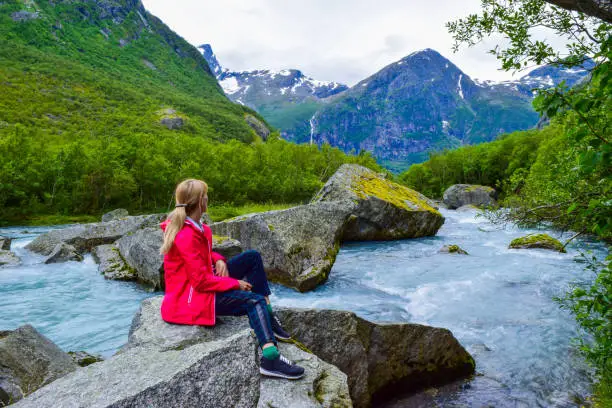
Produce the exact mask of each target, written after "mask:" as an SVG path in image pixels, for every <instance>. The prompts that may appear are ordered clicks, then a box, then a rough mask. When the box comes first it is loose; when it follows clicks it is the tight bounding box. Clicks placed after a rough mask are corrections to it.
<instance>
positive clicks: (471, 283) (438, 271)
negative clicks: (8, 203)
mask: <svg viewBox="0 0 612 408" xmlns="http://www.w3.org/2000/svg"><path fill="white" fill-rule="evenodd" d="M442 212H443V215H444V216H445V217H446V222H445V224H444V226H443V227H442V228H441V229H440V231H439V232H438V234H437V235H436V236H435V237H430V238H420V239H412V240H403V241H392V242H369V243H351V244H346V245H343V247H342V248H341V250H340V253H339V255H338V258H337V260H336V263H335V265H334V267H333V269H332V271H331V274H330V279H329V280H328V282H327V283H325V284H324V285H322V286H321V287H319V288H318V289H317V290H315V291H313V292H309V293H305V294H300V293H297V292H295V291H293V290H290V289H287V288H283V287H281V286H278V285H274V287H273V291H274V295H273V297H272V301H273V304H276V305H282V306H295V307H319V308H333V309H345V310H352V311H354V312H356V313H357V314H358V315H360V316H362V317H364V318H367V319H370V320H373V321H378V322H413V323H421V324H428V325H432V326H439V327H446V328H448V329H450V330H451V331H452V332H453V334H454V335H455V337H457V339H458V340H459V341H460V342H461V344H463V346H464V347H466V349H467V350H468V351H469V352H470V353H471V354H472V355H473V356H474V358H475V360H476V371H477V375H476V376H475V377H474V378H473V379H471V380H470V381H463V382H459V383H457V384H454V385H451V386H448V387H444V388H442V389H430V390H427V392H424V393H421V394H419V395H417V396H414V397H411V398H402V399H396V400H394V401H391V402H390V403H388V404H387V407H389V408H390V407H394V408H395V407H416V406H423V407H426V406H444V407H446V406H449V407H455V406H456V407H473V406H478V407H481V406H495V407H523V406H524V407H534V406H541V407H574V406H577V405H578V403H579V401H581V400H583V399H584V398H585V397H586V396H588V395H589V393H590V383H591V380H590V376H589V370H588V367H586V365H585V363H584V362H583V360H582V358H581V357H580V356H579V355H578V354H577V352H576V348H575V346H573V345H572V338H574V337H576V336H577V335H578V328H577V326H576V323H575V321H574V319H573V317H572V316H571V315H570V313H569V312H568V311H566V310H563V309H561V308H559V305H558V304H557V303H556V302H555V301H554V300H553V298H554V297H555V296H561V295H563V294H564V293H565V292H566V291H567V289H568V287H569V285H570V284H571V283H572V282H576V281H579V280H588V279H592V278H593V276H592V274H591V273H590V272H586V271H585V270H584V267H585V264H584V263H583V262H581V257H580V253H581V252H584V251H593V253H594V254H595V255H596V256H598V257H600V258H603V257H604V254H605V247H604V245H602V244H600V243H597V242H591V241H588V240H576V241H575V242H573V243H571V244H570V245H569V246H568V248H567V250H568V253H567V254H560V253H555V252H551V251H547V250H539V249H529V250H528V249H525V250H512V249H508V248H507V247H508V243H509V242H510V241H511V240H512V239H513V238H516V237H519V236H522V235H525V234H526V233H531V232H535V230H527V229H519V228H517V227H515V226H505V227H500V226H496V225H492V224H490V223H489V222H488V221H487V220H486V219H485V218H483V217H479V216H477V214H478V213H477V212H476V211H449V210H442ZM48 230H49V228H41V227H38V228H34V227H27V228H26V227H22V228H16V227H13V228H3V229H0V235H7V236H10V237H13V238H15V241H14V242H13V246H12V250H13V251H15V252H16V253H17V255H19V256H20V257H21V258H22V261H23V263H22V265H20V266H18V267H4V268H0V294H1V296H0V316H2V321H1V322H0V330H3V329H4V330H8V329H15V328H17V327H18V326H20V325H22V324H25V323H30V324H32V325H33V326H34V327H36V328H37V329H38V330H39V331H41V332H42V333H43V334H45V335H46V336H47V337H49V338H50V339H51V340H53V341H54V342H55V343H57V344H58V345H59V346H60V347H62V348H63V349H64V350H67V351H68V350H86V351H88V352H91V353H99V354H102V355H103V356H105V357H108V356H110V355H112V354H113V353H114V352H115V351H116V350H117V349H118V348H119V347H120V346H121V345H122V344H124V343H125V342H126V340H127V334H128V331H129V327H130V322H131V319H132V317H133V315H134V313H135V312H136V311H137V309H138V306H139V304H140V302H141V300H142V299H144V298H146V297H149V296H152V295H156V293H151V292H147V291H145V290H143V289H141V288H140V287H139V286H138V285H136V284H133V283H125V282H115V281H107V280H104V279H103V277H102V276H101V275H100V274H98V272H97V266H96V265H95V263H94V262H93V260H92V258H91V256H90V255H87V256H86V257H85V260H84V261H83V262H81V263H77V262H68V263H63V264H51V265H44V264H42V263H41V262H42V260H43V257H40V256H38V255H35V254H32V253H30V252H29V251H27V250H25V249H24V246H25V245H26V244H27V243H28V242H29V241H31V240H32V239H33V238H34V237H35V236H37V235H38V234H41V233H43V232H46V231H48ZM544 232H546V231H544ZM548 232H549V233H550V234H551V235H553V236H555V237H557V238H559V234H556V233H553V232H550V231H548ZM446 244H457V245H459V246H461V247H462V248H463V249H465V250H466V251H468V252H469V255H455V254H443V253H438V250H439V249H440V248H441V247H442V246H443V245H446Z"/></svg>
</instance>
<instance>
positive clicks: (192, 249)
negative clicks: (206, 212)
mask: <svg viewBox="0 0 612 408" xmlns="http://www.w3.org/2000/svg"><path fill="white" fill-rule="evenodd" d="M201 239H202V238H201V237H198V236H196V235H193V234H181V233H179V234H177V236H176V238H175V240H174V245H175V247H176V249H177V250H178V253H179V254H180V256H181V258H183V260H184V262H185V269H186V271H187V277H188V279H189V282H190V283H191V285H192V286H193V287H194V289H195V290H197V291H198V292H210V291H212V292H225V291H227V290H232V289H239V288H240V284H239V282H238V281H237V280H236V279H234V278H230V277H223V276H215V275H214V274H213V271H212V265H211V264H210V263H209V260H210V258H209V256H208V244H207V243H206V242H198V241H200V240H201Z"/></svg>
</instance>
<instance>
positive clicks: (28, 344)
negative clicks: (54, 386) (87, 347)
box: [0, 325, 78, 406]
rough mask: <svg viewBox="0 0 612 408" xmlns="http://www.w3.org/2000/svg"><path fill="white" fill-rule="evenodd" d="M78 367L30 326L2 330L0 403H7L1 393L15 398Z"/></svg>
mask: <svg viewBox="0 0 612 408" xmlns="http://www.w3.org/2000/svg"><path fill="white" fill-rule="evenodd" d="M77 367H78V366H77V365H76V364H75V363H74V362H73V361H72V358H70V356H69V355H68V354H67V353H64V352H63V351H62V350H61V349H60V348H59V347H57V346H56V345H55V344H54V343H53V342H51V340H49V339H48V338H46V337H45V336H43V335H42V334H40V333H38V332H37V331H36V329H34V328H33V327H32V326H30V325H25V326H21V327H20V328H18V329H17V330H14V331H12V332H4V333H3V334H2V335H1V336H0V402H1V403H8V401H5V400H3V398H2V396H4V399H7V400H10V401H17V400H19V399H21V398H23V397H24V396H25V395H28V394H30V393H32V392H34V391H36V390H37V389H38V388H40V387H42V386H44V385H46V384H49V383H51V382H52V381H54V380H56V379H57V378H60V377H62V376H64V375H66V374H68V373H70V372H72V371H74V370H76V369H77ZM0 405H1V404H0ZM41 406H43V405H41ZM49 406H52V405H49Z"/></svg>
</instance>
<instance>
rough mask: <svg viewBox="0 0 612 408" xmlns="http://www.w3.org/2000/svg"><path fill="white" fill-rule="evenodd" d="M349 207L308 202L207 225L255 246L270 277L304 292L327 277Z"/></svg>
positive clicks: (348, 204)
mask: <svg viewBox="0 0 612 408" xmlns="http://www.w3.org/2000/svg"><path fill="white" fill-rule="evenodd" d="M352 208H353V204H352V203H351V202H346V201H345V202H319V203H312V204H307V205H301V206H297V207H293V208H289V209H286V210H278V211H268V212H264V213H256V214H248V215H243V216H240V217H236V218H232V219H229V220H226V221H223V222H217V223H214V224H212V225H211V229H212V231H213V232H214V233H215V234H218V235H221V236H227V237H230V238H233V239H237V240H239V241H240V243H241V244H242V246H243V248H244V249H245V250H248V249H254V250H257V251H259V253H260V254H261V256H262V258H263V262H264V267H265V269H266V273H267V275H268V278H269V279H270V280H272V281H275V282H279V283H282V284H284V285H287V286H290V287H293V288H295V289H297V290H299V291H302V292H303V291H307V290H312V289H314V288H315V287H316V286H317V285H319V284H321V283H322V282H325V280H327V277H328V275H329V271H330V270H331V267H332V265H333V264H334V261H335V259H336V254H337V253H338V250H339V249H340V242H341V238H342V234H343V229H344V226H345V225H346V223H347V221H348V219H349V217H350V214H351V210H352Z"/></svg>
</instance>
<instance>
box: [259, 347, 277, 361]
mask: <svg viewBox="0 0 612 408" xmlns="http://www.w3.org/2000/svg"><path fill="white" fill-rule="evenodd" d="M262 353H263V356H264V358H267V359H268V360H276V359H277V358H278V357H279V356H280V353H279V352H278V348H277V347H276V346H270V347H266V348H265V349H263V350H262Z"/></svg>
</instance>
